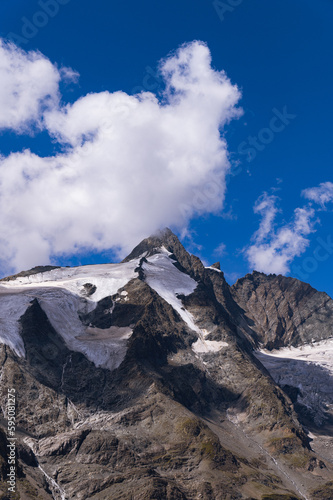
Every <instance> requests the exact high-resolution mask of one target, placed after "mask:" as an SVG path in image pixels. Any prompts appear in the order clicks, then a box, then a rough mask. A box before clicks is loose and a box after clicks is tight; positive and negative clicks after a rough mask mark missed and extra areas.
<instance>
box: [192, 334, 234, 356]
mask: <svg viewBox="0 0 333 500" xmlns="http://www.w3.org/2000/svg"><path fill="white" fill-rule="evenodd" d="M227 346H228V343H227V342H220V341H217V340H204V339H202V338H199V339H198V340H197V341H196V342H194V344H192V349H193V351H194V352H196V353H197V354H203V353H206V352H219V351H220V350H221V349H223V347H227Z"/></svg>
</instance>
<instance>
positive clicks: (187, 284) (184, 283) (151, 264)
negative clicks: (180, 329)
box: [142, 247, 200, 333]
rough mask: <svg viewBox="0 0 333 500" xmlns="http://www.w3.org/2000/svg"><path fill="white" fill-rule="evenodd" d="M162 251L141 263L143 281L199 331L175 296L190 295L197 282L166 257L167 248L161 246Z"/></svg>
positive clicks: (168, 253) (191, 317)
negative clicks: (143, 275)
mask: <svg viewBox="0 0 333 500" xmlns="http://www.w3.org/2000/svg"><path fill="white" fill-rule="evenodd" d="M162 251H163V253H159V254H155V255H152V256H151V257H148V259H147V260H148V262H144V263H143V265H142V269H143V271H144V273H145V282H146V283H147V284H148V285H149V286H150V287H151V288H152V289H153V290H155V292H157V293H158V294H159V295H160V297H162V298H163V299H164V300H165V301H166V302H168V303H169V304H170V305H171V306H172V307H173V308H174V309H175V311H177V313H178V314H179V315H180V317H181V318H182V320H183V321H184V322H185V323H186V324H187V325H188V326H189V328H191V330H194V331H195V332H197V333H200V329H199V328H198V327H197V325H196V324H195V322H194V318H193V316H192V314H191V313H190V312H189V311H187V310H186V309H185V308H184V306H183V304H182V301H181V300H180V299H179V298H178V297H177V295H190V294H191V293H193V292H194V290H195V289H196V287H197V285H198V283H197V282H196V281H195V280H194V279H192V278H191V277H190V276H188V274H185V273H182V272H181V271H179V269H177V268H176V266H175V265H174V264H173V263H172V260H171V259H170V258H169V257H168V255H170V252H168V250H166V249H165V248H164V247H163V248H162Z"/></svg>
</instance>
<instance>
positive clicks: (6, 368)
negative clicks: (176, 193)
mask: <svg viewBox="0 0 333 500" xmlns="http://www.w3.org/2000/svg"><path fill="white" fill-rule="evenodd" d="M117 266H118V267H116V268H113V267H112V266H111V267H110V268H109V267H108V268H107V269H106V270H105V271H104V270H103V269H104V268H103V269H102V270H101V269H100V268H96V271H94V270H92V271H89V272H91V273H92V274H90V275H87V272H86V271H85V269H81V271H80V269H76V270H71V269H68V270H66V269H50V270H47V271H45V276H44V274H43V276H40V275H38V273H37V274H34V273H32V274H30V275H29V274H23V275H20V276H19V280H20V281H19V282H18V285H17V288H15V286H16V285H15V280H16V278H15V277H14V279H13V280H11V282H10V283H7V282H4V283H5V284H4V285H2V284H1V286H0V301H1V300H2V298H3V297H7V296H8V294H9V296H10V297H13V295H10V294H13V293H15V298H17V297H18V296H22V297H23V299H24V300H26V299H25V298H24V297H26V296H25V295H24V294H27V297H28V300H27V305H26V307H25V309H24V312H23V314H22V315H21V316H20V318H19V319H18V322H17V325H16V326H17V328H18V329H17V332H19V335H20V339H21V340H22V343H23V346H24V356H23V355H22V354H20V352H17V351H16V350H15V349H14V348H13V347H11V346H10V345H8V339H7V345H6V343H5V342H3V343H1V344H0V370H1V387H0V406H1V410H2V418H1V420H0V424H1V425H2V426H3V429H5V428H6V416H7V414H6V394H7V388H8V387H15V388H16V391H17V392H16V398H17V408H16V411H17V438H18V467H19V468H20V469H19V470H20V471H21V475H22V477H20V478H19V479H20V485H19V488H18V491H17V498H18V499H22V500H24V499H27V498H39V497H40V498H52V497H53V498H54V499H55V500H58V499H61V500H64V499H67V500H70V499H73V500H74V499H75V500H86V499H90V498H91V499H93V500H107V499H112V500H118V499H119V500H123V499H125V500H126V499H128V500H133V499H134V500H150V499H151V500H157V499H166V500H178V499H179V500H199V499H203V500H215V499H217V500H227V499H229V500H234V499H250V498H251V499H258V500H259V499H260V500H261V499H264V498H266V499H268V498H286V499H287V498H289V499H292V498H293V499H296V500H297V499H300V498H305V496H306V495H307V492H308V491H310V490H311V489H312V490H313V491H321V488H326V486H325V485H327V484H328V483H329V481H332V478H333V473H332V466H333V464H330V462H329V461H328V462H325V461H323V460H321V457H317V455H316V454H315V453H314V452H313V450H312V449H311V442H310V439H309V436H308V434H307V432H306V431H305V429H304V428H303V427H302V425H301V423H300V421H299V420H298V416H297V414H296V413H295V410H294V406H293V403H292V400H291V399H290V397H289V396H288V393H287V392H288V391H284V390H283V389H282V388H280V387H279V386H278V385H277V384H276V383H275V382H274V380H273V379H272V378H271V377H270V375H269V373H268V372H267V370H266V369H265V368H264V367H263V365H262V364H261V363H260V362H259V361H258V360H257V358H256V357H255V356H254V354H253V348H254V346H255V345H258V344H259V342H264V341H263V340H262V339H263V338H264V336H265V334H266V333H265V330H264V329H263V330H261V329H260V328H261V323H260V321H259V319H261V317H259V319H258V318H257V317H256V316H253V318H252V317H251V316H250V312H249V310H248V309H247V308H245V304H247V299H245V298H244V301H243V302H242V300H243V299H242V297H243V296H244V297H245V295H246V293H247V292H245V290H248V289H249V288H250V285H247V284H246V283H247V282H248V281H250V280H249V278H247V277H246V278H245V280H246V281H245V282H244V290H243V288H242V286H241V283H240V282H238V285H237V286H235V287H234V288H233V289H232V290H231V289H230V287H229V286H228V284H227V282H226V281H225V278H224V275H223V272H221V270H220V269H219V266H217V265H214V266H212V267H210V268H205V267H204V265H203V264H202V263H201V261H200V260H199V259H198V258H197V257H195V256H193V255H190V254H188V253H187V252H186V250H185V249H184V248H183V246H182V245H181V244H180V242H179V240H178V239H177V238H176V236H175V235H174V234H173V233H172V232H171V231H170V230H165V231H163V232H161V233H159V234H157V235H155V236H152V237H150V238H147V239H146V240H144V241H143V242H141V243H140V244H139V245H138V246H137V247H136V248H135V249H134V250H133V252H132V253H131V254H130V255H129V256H128V257H127V258H126V259H125V260H124V262H123V263H122V264H120V265H117ZM131 266H132V267H131ZM92 267H93V266H92ZM43 272H44V271H43ZM80 272H82V275H80V274H79V273H80ZM126 273H127V274H126ZM77 276H78V277H77ZM97 276H98V277H97ZM119 276H120V277H121V280H122V279H123V276H129V277H128V279H127V278H126V279H124V280H123V281H121V282H122V284H121V286H119V287H118V285H117V287H116V289H114V288H113V287H114V282H115V281H116V280H117V279H120V278H119ZM277 278H279V277H277ZM258 279H259V278H258ZM270 279H271V278H270V277H268V278H267V282H268V281H269V280H270ZM52 280H53V281H52ZM57 280H59V281H57ZM261 280H262V282H264V281H265V277H264V276H263V277H262V278H261ZM295 281H296V280H295ZM59 282H60V284H61V286H60V285H59ZM68 283H69V284H68ZM124 283H125V284H124ZM26 285H28V286H27V287H26ZM66 286H68V289H66ZM267 286H268V285H267ZM276 286H277V285H276ZM1 287H2V288H1ZM25 287H26V288H25ZM52 287H53V288H52ZM237 287H238V288H237ZM259 288H260V287H259ZM277 288H278V287H277ZM296 288H297V287H296ZM305 288H306V287H305ZM101 289H102V292H103V293H102V292H101V291H100V290H101ZM13 290H14V292H13ZM311 290H312V289H311ZM269 293H270V292H269ZM276 293H277V292H276ZM286 293H287V289H285V294H286ZM288 293H289V292H288ZM308 293H309V301H310V302H308V303H307V306H306V307H307V308H308V309H307V310H308V311H310V309H311V308H312V314H317V310H316V309H315V307H316V305H317V302H316V300H317V299H316V300H314V302H311V300H312V299H311V297H315V293H314V294H312V295H311V293H310V292H308ZM316 293H318V292H316ZM6 294H7V295H6ZM98 294H99V295H98ZM280 295H281V296H282V298H281V300H280V302H281V304H282V302H283V297H284V295H283V293H282V292H280ZM296 295H297V294H296ZM300 295H302V294H300ZM319 295H321V294H319ZM96 296H97V297H98V298H96V299H95V297H96ZM270 297H271V295H270ZM297 297H299V295H297ZM48 300H50V302H48ZM295 300H296V299H295ZM304 300H305V299H304ZM304 300H303V301H302V300H301V299H299V300H298V301H297V302H295V304H296V305H295V304H294V303H293V304H291V305H290V307H294V305H295V312H294V315H297V314H299V313H298V312H297V311H298V309H297V307H301V306H298V304H305V302H306V301H305V302H304ZM57 301H58V302H57ZM24 303H25V302H24ZM68 303H69V304H70V306H69V307H67V305H68ZM251 303H252V302H251ZM253 304H254V302H253ZM276 307H277V306H276ZM302 307H303V306H302ZM306 307H305V306H304V310H305V309H306ZM325 307H326V309H325ZM64 308H67V309H66V315H64V314H63V310H64ZM267 308H268V309H269V312H267V315H268V314H269V317H270V318H273V317H274V314H273V311H275V310H276V308H275V309H274V307H273V306H272V305H271V303H270V302H269V301H268V299H267ZM323 308H324V309H323ZM329 308H330V305H329V302H328V301H327V303H326V305H323V306H322V309H321V310H322V311H323V312H322V313H321V314H324V311H326V312H327V311H329V310H330V309H329ZM288 311H289V309H287V313H286V314H287V319H288V318H289V316H290V318H291V319H290V321H291V322H292V319H293V320H295V318H294V315H290V314H289V313H288ZM283 313H284V309H283V310H282V309H281V311H280V309H279V318H280V317H282V314H283ZM288 314H289V316H288ZM304 314H305V313H304ZM302 317H303V316H302ZM307 317H308V319H307V321H310V320H311V315H310V314H308V316H307ZM58 318H63V322H59V321H58ZM2 319H3V318H2ZM8 319H9V318H8ZM267 321H268V320H267ZM288 321H289V319H288ZM271 322H272V324H273V325H274V321H273V319H272V320H271ZM12 323H13V324H12V331H13V332H14V330H15V328H14V326H15V325H14V322H12ZM0 324H1V323H0ZM2 324H4V323H2ZM64 324H65V327H64V326H63V325H64ZM288 324H289V323H288ZM302 324H303V323H302V321H301V322H300V323H298V324H297V325H298V327H297V328H298V329H299V325H302ZM309 324H310V323H309ZM73 325H74V326H73ZM297 328H296V327H295V332H296V330H297ZM310 329H311V328H310V327H307V329H306V332H307V333H308V332H309V331H310ZM6 331H7V330H6ZM15 331H16V330H15ZM263 332H264V333H263ZM275 333H276V332H275ZM0 335H1V331H0ZM13 335H14V333H13ZM297 335H298V334H296V333H294V338H298V337H297ZM309 335H310V333H309ZM272 338H273V336H272ZM283 338H284V339H285V342H289V340H290V339H291V338H292V335H291V337H290V338H289V337H288V336H287V337H286V338H285V337H283ZM269 340H271V337H270V338H269ZM16 341H17V338H16ZM13 345H15V344H14V341H13ZM73 346H74V347H73ZM82 346H84V347H82ZM96 353H97V354H96ZM105 353H107V355H108V356H109V358H112V357H114V358H117V360H118V362H117V363H114V364H112V365H110V364H107V363H106V362H105V359H106V358H105ZM110 366H111V368H110ZM289 393H290V395H291V397H293V396H292V395H293V392H292V391H289ZM5 445H6V437H5V434H3V433H1V432H0V474H1V480H2V481H3V480H4V479H5V477H6V463H5V461H6V450H5V448H6V446H5ZM0 491H1V493H3V494H5V489H3V490H0ZM31 491H32V492H33V493H29V492H31ZM29 494H30V496H29ZM316 494H317V493H316ZM31 495H34V496H32V497H31ZM38 495H39V496H38ZM0 498H1V497H0ZM2 498H6V497H4V496H3V497H2ZM314 498H318V497H314Z"/></svg>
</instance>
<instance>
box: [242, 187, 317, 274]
mask: <svg viewBox="0 0 333 500" xmlns="http://www.w3.org/2000/svg"><path fill="white" fill-rule="evenodd" d="M278 201H279V198H278V197H276V196H273V195H268V194H267V193H264V194H263V195H262V196H261V197H260V198H259V199H258V200H257V202H256V204H255V207H254V212H255V213H256V214H259V215H260V216H261V222H260V226H259V229H258V230H257V231H256V232H255V233H254V235H253V237H252V244H250V245H249V246H247V247H246V248H245V249H244V253H245V255H246V257H247V259H248V261H249V264H250V266H251V268H252V269H256V270H257V271H261V272H264V273H267V274H270V273H274V274H286V273H288V272H289V270H290V264H291V263H292V261H293V260H294V258H295V257H297V256H299V255H301V254H302V253H303V252H305V250H306V248H307V247H308V245H309V243H310V240H309V238H307V236H308V235H309V234H310V233H312V232H313V231H314V226H315V223H316V219H315V210H314V209H313V208H311V207H309V206H305V207H302V208H296V209H295V210H294V214H293V217H292V219H291V221H290V222H289V223H285V224H283V225H282V226H280V227H278V226H277V224H276V216H277V214H278V213H279V212H280V209H279V208H278Z"/></svg>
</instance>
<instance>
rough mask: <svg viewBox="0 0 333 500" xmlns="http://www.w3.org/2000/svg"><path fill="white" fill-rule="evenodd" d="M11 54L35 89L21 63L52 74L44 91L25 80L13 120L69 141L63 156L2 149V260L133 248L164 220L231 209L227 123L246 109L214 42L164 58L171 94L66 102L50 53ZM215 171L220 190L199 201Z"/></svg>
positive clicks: (176, 222) (5, 63)
mask: <svg viewBox="0 0 333 500" xmlns="http://www.w3.org/2000/svg"><path fill="white" fill-rule="evenodd" d="M3 50H4V51H6V50H7V49H6V48H5V49H3ZM3 54H5V55H6V54H7V52H1V53H0V57H2V58H3V60H2V62H1V64H2V67H3V68H4V70H3V71H4V73H5V74H7V73H8V74H10V75H12V74H14V77H11V78H12V80H13V79H14V80H15V79H17V80H20V78H22V79H23V78H24V79H25V82H26V86H27V87H29V85H30V86H32V87H33V85H32V83H33V82H35V74H37V73H38V71H37V70H36V73H35V72H34V71H32V70H31V72H30V75H32V76H31V79H30V80H29V79H28V77H26V76H23V75H20V71H22V72H23V71H24V70H25V68H26V67H27V65H28V66H29V65H30V64H37V63H38V64H40V66H41V67H42V69H43V71H42V70H40V72H39V74H40V77H39V79H38V80H39V84H38V86H37V87H36V88H34V89H33V91H32V90H31V91H30V90H29V89H28V88H27V89H25V88H24V89H23V88H22V89H21V90H20V96H19V100H18V103H16V102H12V103H11V104H10V102H11V101H10V100H9V101H8V109H9V110H13V113H12V116H13V118H12V119H11V120H7V122H6V121H5V118H3V122H2V126H3V127H7V128H14V129H16V130H21V129H22V128H23V127H26V125H27V123H28V122H29V121H30V122H31V121H34V122H35V123H36V124H38V125H39V126H40V127H41V126H44V127H45V128H46V129H47V130H48V132H49V134H50V135H51V136H52V137H53V138H55V139H56V140H57V141H58V142H59V143H60V144H62V145H63V152H62V153H61V154H58V155H57V156H54V157H49V158H42V157H38V156H37V155H35V154H33V153H32V152H30V151H29V150H25V151H22V152H21V153H15V154H11V155H9V156H8V157H1V158H0V214H1V215H0V221H1V226H2V237H3V240H0V255H2V256H3V267H4V266H5V265H7V266H8V265H9V266H12V267H13V268H15V269H16V270H17V269H22V268H27V267H30V266H32V265H37V264H43V263H46V262H48V261H49V260H50V259H52V258H54V257H56V256H57V255H60V254H71V253H75V252H76V251H77V250H80V249H82V248H84V247H85V248H87V249H96V250H104V249H109V248H113V249H118V250H119V252H120V253H124V252H127V251H129V250H130V249H131V247H132V246H133V245H134V244H136V243H137V242H138V240H139V239H141V238H143V237H145V236H147V235H148V234H150V233H152V232H153V231H155V230H156V229H157V228H160V227H163V226H166V225H171V226H178V227H180V228H181V227H186V225H187V223H188V221H189V219H190V218H191V217H193V216H194V215H198V214H202V213H206V212H217V211H219V210H220V209H221V208H222V205H223V199H224V192H225V175H226V173H227V171H228V169H229V161H228V154H227V144H226V142H225V140H224V138H223V137H221V135H220V131H221V129H222V128H223V126H224V125H225V124H226V123H228V122H229V121H230V120H231V119H232V118H235V117H237V116H239V114H240V111H239V110H237V108H236V104H237V102H238V100H239V98H240V93H239V91H238V89H237V87H236V86H233V85H232V84H231V83H230V81H229V80H228V79H227V77H226V75H225V74H224V73H223V72H217V71H215V70H213V69H212V67H211V56H210V52H209V49H208V48H207V46H206V45H205V44H204V43H202V42H193V43H190V44H187V45H184V46H182V47H181V48H180V49H178V51H177V52H176V53H174V54H173V55H171V56H169V57H168V58H167V59H165V60H164V61H162V63H161V73H162V75H163V78H164V80H165V84H166V90H165V95H164V97H163V102H160V101H159V100H158V99H157V97H156V96H155V95H154V94H152V93H150V92H144V93H141V94H139V95H135V96H130V95H127V94H126V93H124V92H115V93H109V92H102V93H98V94H97V93H95V94H94V93H93V94H88V95H86V96H84V97H82V98H80V99H79V100H78V101H76V102H75V103H74V104H68V105H65V106H63V107H61V106H60V105H59V100H58V99H59V98H58V83H59V79H60V77H61V76H62V75H60V73H59V72H58V71H57V69H56V68H55V67H54V66H52V65H51V63H50V62H49V61H48V60H47V59H45V58H43V56H41V55H40V54H36V53H29V54H26V53H23V52H22V51H19V50H18V49H16V50H14V49H10V58H9V59H8V57H7V55H6V57H4V56H3ZM31 61H32V62H31ZM12 66H13V67H15V68H18V69H15V71H12V70H11V69H10V68H11V67H12ZM8 67H9V69H8ZM19 68H21V69H19ZM35 69H36V68H35ZM68 75H72V76H75V73H73V74H72V73H71V72H70V71H68V73H67V76H68ZM12 80H10V79H9V80H8V82H9V83H8V85H7V87H8V88H9V90H8V89H7V90H6V89H5V90H3V89H2V87H3V85H2V81H0V89H1V90H0V95H2V96H4V95H5V93H6V92H7V94H8V95H9V96H11V95H12V94H11V93H10V89H11V86H12V83H11V81H12ZM29 92H30V93H29ZM31 93H32V94H33V95H32V94H31ZM47 96H50V97H47ZM45 99H47V100H48V102H49V105H48V106H47V107H45ZM28 102H29V103H30V107H29V106H28V104H27V103H28ZM210 178H212V179H218V183H217V181H216V185H217V186H218V189H216V192H214V196H213V195H210V196H208V197H206V200H205V203H204V204H202V205H200V204H198V203H197V202H196V201H195V200H196V198H197V197H198V193H199V194H201V191H203V193H205V191H204V188H205V183H206V182H207V179H210ZM184 206H185V207H186V210H184V209H183V207H184Z"/></svg>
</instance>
